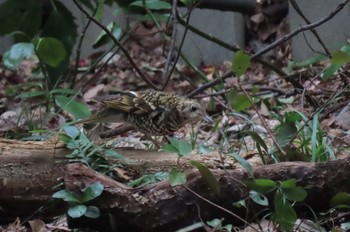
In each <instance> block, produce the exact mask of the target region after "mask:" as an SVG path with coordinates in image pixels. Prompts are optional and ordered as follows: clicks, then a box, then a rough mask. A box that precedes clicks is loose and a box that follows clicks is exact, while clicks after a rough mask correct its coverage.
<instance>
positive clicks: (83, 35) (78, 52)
mask: <svg viewBox="0 0 350 232" xmlns="http://www.w3.org/2000/svg"><path fill="white" fill-rule="evenodd" d="M97 9H98V4H96V7H95V9H94V12H93V13H92V17H95V15H96V12H97ZM90 24H91V19H89V20H88V22H87V23H86V25H85V27H84V28H83V30H82V31H81V35H80V38H79V42H78V45H77V54H76V58H75V67H74V72H73V77H72V81H71V83H70V88H71V89H73V88H74V86H75V84H76V79H77V74H78V68H79V60H80V53H81V46H82V45H83V40H84V38H85V35H86V31H87V29H88V28H89V26H90Z"/></svg>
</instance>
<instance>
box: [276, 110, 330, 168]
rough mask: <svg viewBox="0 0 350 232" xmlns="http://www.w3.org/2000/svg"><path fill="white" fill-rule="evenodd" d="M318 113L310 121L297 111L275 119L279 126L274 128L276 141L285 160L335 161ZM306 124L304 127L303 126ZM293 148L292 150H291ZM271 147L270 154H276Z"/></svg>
mask: <svg viewBox="0 0 350 232" xmlns="http://www.w3.org/2000/svg"><path fill="white" fill-rule="evenodd" d="M318 115H319V114H318V113H317V114H315V115H314V117H313V119H312V120H308V118H307V117H306V116H305V115H304V114H302V113H301V112H298V111H289V112H286V113H285V114H284V115H283V116H277V115H275V117H276V118H277V119H278V120H279V121H280V124H279V125H278V126H277V127H276V128H275V131H276V140H277V143H278V144H279V146H280V147H281V148H282V149H285V151H286V154H287V159H289V160H297V159H298V160H304V161H311V162H319V161H327V160H329V159H335V154H334V151H333V148H332V147H331V146H330V145H329V143H328V139H327V133H326V132H325V131H324V130H322V129H321V127H320V123H319V118H318ZM304 122H307V124H306V125H304V124H305V123H304ZM293 146H294V148H293ZM276 152H277V149H276V147H273V148H272V150H271V153H275V154H276Z"/></svg>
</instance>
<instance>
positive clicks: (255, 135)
mask: <svg viewBox="0 0 350 232" xmlns="http://www.w3.org/2000/svg"><path fill="white" fill-rule="evenodd" d="M244 133H246V134H248V135H250V137H252V139H253V140H254V141H255V142H256V143H257V144H259V145H260V146H261V147H262V148H264V150H265V151H266V152H267V151H268V148H267V145H266V143H265V141H264V140H263V139H262V138H261V136H260V135H259V134H258V133H256V132H255V131H245V132H244Z"/></svg>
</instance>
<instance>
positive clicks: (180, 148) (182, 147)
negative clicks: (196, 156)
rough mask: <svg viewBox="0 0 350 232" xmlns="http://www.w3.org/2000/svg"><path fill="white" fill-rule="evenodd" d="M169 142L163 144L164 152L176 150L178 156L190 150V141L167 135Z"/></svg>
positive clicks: (188, 152)
mask: <svg viewBox="0 0 350 232" xmlns="http://www.w3.org/2000/svg"><path fill="white" fill-rule="evenodd" d="M168 140H169V141H170V144H164V145H163V146H162V150H163V151H166V152H176V153H178V155H179V156H187V155H188V154H190V153H191V152H192V146H191V144H190V143H188V142H186V141H182V140H178V139H175V138H171V137H169V138H168Z"/></svg>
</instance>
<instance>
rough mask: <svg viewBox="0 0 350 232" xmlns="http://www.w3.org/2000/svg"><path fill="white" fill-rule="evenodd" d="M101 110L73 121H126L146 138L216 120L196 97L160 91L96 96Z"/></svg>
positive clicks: (148, 90)
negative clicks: (203, 121)
mask: <svg viewBox="0 0 350 232" xmlns="http://www.w3.org/2000/svg"><path fill="white" fill-rule="evenodd" d="M94 101H97V102H99V103H101V105H102V107H101V109H100V110H99V111H98V112H97V113H96V114H93V115H91V116H89V117H87V118H83V119H80V120H78V121H76V122H75V123H74V124H80V123H91V122H126V123H128V124H131V125H132V126H133V127H134V128H135V129H136V130H138V131H140V132H142V133H144V134H145V135H146V137H148V138H149V137H150V136H159V135H161V136H164V135H169V134H172V133H174V132H175V131H177V130H179V129H180V128H182V127H183V126H184V125H186V124H194V123H197V122H199V121H201V120H205V121H207V122H211V123H212V122H213V121H212V119H211V117H210V116H209V115H208V114H207V112H206V110H205V108H204V107H203V106H202V105H201V104H200V103H199V102H198V101H197V100H195V99H190V98H186V97H183V96H179V95H177V94H175V93H173V92H164V91H157V90H151V89H147V90H140V91H126V92H120V93H118V94H115V95H106V96H100V97H95V98H94Z"/></svg>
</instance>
